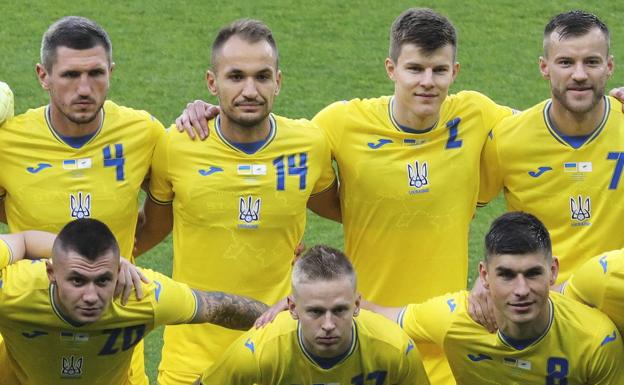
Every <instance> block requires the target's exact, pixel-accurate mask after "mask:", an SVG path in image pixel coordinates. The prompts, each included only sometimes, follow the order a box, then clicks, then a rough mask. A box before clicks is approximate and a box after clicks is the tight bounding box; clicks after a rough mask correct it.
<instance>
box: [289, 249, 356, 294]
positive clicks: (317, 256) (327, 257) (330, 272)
mask: <svg viewBox="0 0 624 385" xmlns="http://www.w3.org/2000/svg"><path fill="white" fill-rule="evenodd" d="M342 278H348V279H349V280H350V281H351V283H353V288H354V289H355V284H356V282H355V270H354V269H353V265H351V262H349V259H347V256H346V255H344V253H343V252H341V251H340V250H337V249H334V248H332V247H329V246H325V245H317V246H314V247H312V248H311V249H309V250H308V251H307V252H306V253H305V254H304V255H303V256H301V257H299V259H297V261H296V262H295V265H294V266H293V272H292V286H293V291H294V289H295V287H296V286H298V285H299V284H300V283H303V282H314V281H331V280H336V279H342Z"/></svg>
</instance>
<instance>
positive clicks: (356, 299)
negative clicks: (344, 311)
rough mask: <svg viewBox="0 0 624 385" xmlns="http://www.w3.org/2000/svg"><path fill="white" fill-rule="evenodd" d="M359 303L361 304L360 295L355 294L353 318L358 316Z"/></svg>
mask: <svg viewBox="0 0 624 385" xmlns="http://www.w3.org/2000/svg"><path fill="white" fill-rule="evenodd" d="M361 302H362V294H360V293H357V296H356V297H355V310H353V316H354V317H357V316H358V315H360V304H361Z"/></svg>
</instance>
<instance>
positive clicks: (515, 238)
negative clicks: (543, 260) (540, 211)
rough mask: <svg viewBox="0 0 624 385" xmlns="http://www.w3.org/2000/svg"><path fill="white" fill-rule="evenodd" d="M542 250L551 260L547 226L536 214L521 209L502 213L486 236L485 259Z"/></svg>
mask: <svg viewBox="0 0 624 385" xmlns="http://www.w3.org/2000/svg"><path fill="white" fill-rule="evenodd" d="M535 252H542V253H544V255H546V257H547V258H548V259H549V260H550V258H551V257H552V246H551V243H550V235H549V234H548V230H547V229H546V226H544V224H543V223H542V222H540V220H539V219H537V218H536V217H535V216H533V215H531V214H528V213H523V212H520V211H512V212H508V213H505V214H503V215H501V216H500V217H498V218H496V219H495V220H494V222H492V226H490V230H489V231H488V233H487V234H486V236H485V260H486V261H487V260H488V258H490V257H493V256H496V255H502V254H512V255H521V254H528V253H535Z"/></svg>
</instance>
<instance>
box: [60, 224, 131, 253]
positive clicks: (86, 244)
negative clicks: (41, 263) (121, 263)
mask: <svg viewBox="0 0 624 385" xmlns="http://www.w3.org/2000/svg"><path fill="white" fill-rule="evenodd" d="M53 251H54V252H53V254H57V253H58V252H63V253H67V252H69V251H73V252H75V253H77V254H80V256H82V257H83V258H85V259H87V260H88V261H91V262H94V261H96V260H98V259H99V258H100V257H102V256H103V255H105V254H106V253H108V252H109V251H112V252H113V254H114V255H115V256H116V257H117V258H119V245H118V244H117V240H116V239H115V236H114V235H113V233H112V232H111V231H110V229H109V228H108V226H106V225H105V224H104V223H102V222H100V221H98V220H97V219H91V218H81V219H76V220H75V221H71V222H69V223H68V224H66V225H65V226H64V227H63V228H62V229H61V232H60V233H58V235H57V236H56V240H55V241H54V246H53Z"/></svg>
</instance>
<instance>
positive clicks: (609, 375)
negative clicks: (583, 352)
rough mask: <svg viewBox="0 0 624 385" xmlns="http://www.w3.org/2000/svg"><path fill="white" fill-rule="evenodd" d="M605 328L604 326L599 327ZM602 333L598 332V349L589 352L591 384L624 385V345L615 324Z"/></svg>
mask: <svg viewBox="0 0 624 385" xmlns="http://www.w3.org/2000/svg"><path fill="white" fill-rule="evenodd" d="M599 329H601V330H603V328H599ZM604 330H605V331H603V332H602V333H600V332H597V333H596V345H595V346H596V350H595V351H594V352H591V351H590V352H587V354H588V356H589V357H591V358H590V363H589V373H590V374H589V381H588V382H587V384H589V385H598V384H613V385H624V365H622V359H623V358H624V345H623V344H622V337H621V335H620V333H619V332H618V330H617V329H616V327H615V325H613V324H611V325H610V327H609V328H608V329H604Z"/></svg>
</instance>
